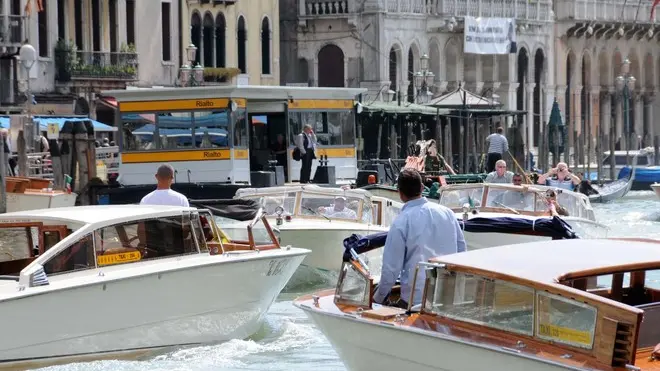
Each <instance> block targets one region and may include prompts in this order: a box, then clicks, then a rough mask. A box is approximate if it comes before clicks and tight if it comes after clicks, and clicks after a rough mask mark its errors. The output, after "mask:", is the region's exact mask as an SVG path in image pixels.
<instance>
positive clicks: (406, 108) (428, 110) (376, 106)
mask: <svg viewBox="0 0 660 371" xmlns="http://www.w3.org/2000/svg"><path fill="white" fill-rule="evenodd" d="M362 107H363V109H364V111H363V113H364V112H385V113H402V114H405V113H419V114H423V115H432V116H435V115H443V114H448V113H449V111H448V110H446V109H438V108H435V107H428V106H423V105H421V104H415V103H401V105H399V104H398V103H397V102H392V103H386V102H373V103H369V104H365V105H363V106H362Z"/></svg>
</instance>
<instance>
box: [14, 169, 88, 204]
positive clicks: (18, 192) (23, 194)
mask: <svg viewBox="0 0 660 371" xmlns="http://www.w3.org/2000/svg"><path fill="white" fill-rule="evenodd" d="M5 184H6V190H7V212H15V211H27V210H37V209H49V208H54V207H67V206H75V204H76V197H78V195H77V194H75V193H71V192H67V191H62V190H53V189H52V188H51V187H52V185H51V181H50V180H48V179H43V178H37V177H6V178H5Z"/></svg>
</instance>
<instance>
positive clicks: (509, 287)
mask: <svg viewBox="0 0 660 371" xmlns="http://www.w3.org/2000/svg"><path fill="white" fill-rule="evenodd" d="M430 273H431V274H432V276H434V277H435V279H432V280H431V281H427V285H426V302H425V303H424V307H423V311H424V312H427V313H431V314H435V315H438V316H442V317H446V318H451V319H454V320H458V321H462V322H468V323H473V324H477V325H482V326H486V327H490V328H494V329H498V330H502V331H507V332H513V333H518V334H523V335H528V336H535V337H538V338H541V339H544V340H549V341H553V342H557V343H563V344H566V345H570V346H574V347H578V348H585V349H592V347H593V340H594V334H595V331H596V314H597V310H596V308H595V307H593V306H591V305H588V304H585V303H581V302H578V301H576V300H572V299H567V298H565V297H562V296H558V295H553V294H550V293H548V292H545V291H539V290H535V289H533V288H531V287H526V286H522V285H519V284H516V283H513V282H508V281H504V280H497V279H490V278H486V277H481V276H476V275H469V274H465V273H461V272H452V271H448V270H446V269H445V268H442V267H436V268H434V269H432V272H430ZM428 274H429V271H428V270H427V275H428Z"/></svg>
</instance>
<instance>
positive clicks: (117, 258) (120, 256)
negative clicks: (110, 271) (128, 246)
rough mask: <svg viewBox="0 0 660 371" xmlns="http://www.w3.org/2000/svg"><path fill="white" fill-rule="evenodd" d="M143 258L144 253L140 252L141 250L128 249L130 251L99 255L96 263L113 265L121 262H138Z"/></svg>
mask: <svg viewBox="0 0 660 371" xmlns="http://www.w3.org/2000/svg"><path fill="white" fill-rule="evenodd" d="M140 259H142V255H141V254H140V252H139V251H128V252H120V253H116V254H109V255H100V256H99V257H97V258H96V263H97V264H98V265H99V266H103V265H113V264H121V263H131V262H136V261H139V260H140Z"/></svg>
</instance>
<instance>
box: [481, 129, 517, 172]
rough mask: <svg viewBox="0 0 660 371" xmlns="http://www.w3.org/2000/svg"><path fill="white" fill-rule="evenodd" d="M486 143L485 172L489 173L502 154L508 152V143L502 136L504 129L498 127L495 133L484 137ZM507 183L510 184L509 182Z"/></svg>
mask: <svg viewBox="0 0 660 371" xmlns="http://www.w3.org/2000/svg"><path fill="white" fill-rule="evenodd" d="M486 143H488V159H487V161H486V171H487V172H489V173H490V172H492V171H494V170H495V165H496V163H497V161H499V160H501V159H502V156H503V155H504V153H506V152H507V151H508V150H509V141H508V140H506V137H505V136H504V128H502V127H501V126H498V127H497V129H495V133H493V134H491V135H489V136H487V137H486ZM507 183H511V180H509V181H508V182H507Z"/></svg>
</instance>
